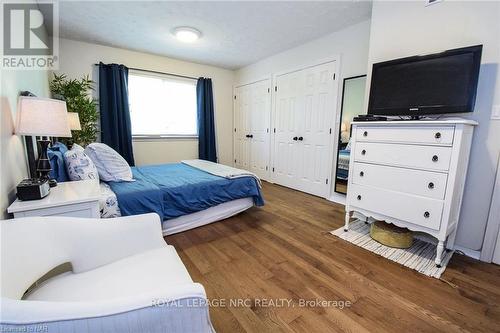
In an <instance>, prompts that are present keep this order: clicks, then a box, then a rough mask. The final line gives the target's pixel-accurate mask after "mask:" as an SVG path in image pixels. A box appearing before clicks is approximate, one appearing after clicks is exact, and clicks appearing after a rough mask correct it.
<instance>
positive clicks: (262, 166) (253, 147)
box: [248, 80, 271, 179]
mask: <svg viewBox="0 0 500 333" xmlns="http://www.w3.org/2000/svg"><path fill="white" fill-rule="evenodd" d="M248 88H249V89H250V96H251V97H250V99H251V100H250V133H249V134H250V171H252V172H253V173H255V174H256V175H257V176H259V177H260V178H263V179H267V175H268V173H269V172H268V169H269V155H270V149H271V147H270V130H269V127H270V122H271V93H270V80H264V81H260V82H257V83H254V84H251V85H249V87H248Z"/></svg>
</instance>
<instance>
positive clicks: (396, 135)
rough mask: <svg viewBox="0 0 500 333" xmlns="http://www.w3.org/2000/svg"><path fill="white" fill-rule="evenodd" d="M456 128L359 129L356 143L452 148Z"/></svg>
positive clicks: (369, 127) (367, 127)
mask: <svg viewBox="0 0 500 333" xmlns="http://www.w3.org/2000/svg"><path fill="white" fill-rule="evenodd" d="M454 133H455V127H454V126H442V127H406V126H400V127H392V126H390V127H389V126H387V127H371V126H366V127H357V128H356V141H360V142H361V141H370V142H392V143H410V144H411V143H416V144H435V145H444V146H451V145H452V144H453V136H454Z"/></svg>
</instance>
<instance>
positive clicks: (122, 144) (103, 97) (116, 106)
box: [99, 62, 135, 166]
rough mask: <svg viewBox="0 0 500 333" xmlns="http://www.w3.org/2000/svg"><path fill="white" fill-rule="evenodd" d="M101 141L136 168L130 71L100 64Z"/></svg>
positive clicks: (115, 65) (121, 67)
mask: <svg viewBox="0 0 500 333" xmlns="http://www.w3.org/2000/svg"><path fill="white" fill-rule="evenodd" d="M99 107H100V114H101V141H102V142H103V143H105V144H107V145H108V146H110V147H111V148H113V149H114V150H116V151H117V152H118V153H119V154H120V155H122V156H123V158H124V159H125V160H126V161H127V162H128V164H130V165H131V166H133V165H134V164H135V163H134V153H133V151H132V126H131V122H130V111H129V107H128V68H127V67H125V66H123V65H118V64H110V65H106V64H103V63H102V62H101V63H99Z"/></svg>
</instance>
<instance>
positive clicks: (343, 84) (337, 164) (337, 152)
mask: <svg viewBox="0 0 500 333" xmlns="http://www.w3.org/2000/svg"><path fill="white" fill-rule="evenodd" d="M361 77H366V74H363V75H356V76H350V77H346V78H344V81H343V82H342V101H341V105H340V116H339V120H340V121H339V128H338V140H337V147H336V151H335V153H336V154H337V155H336V158H335V175H334V183H333V191H334V192H336V193H339V194H343V195H347V192H346V193H344V192H339V191H337V172H338V171H339V147H340V142H341V139H342V137H341V136H342V133H341V129H342V114H343V113H344V97H345V83H346V81H347V80H353V79H359V78H361ZM365 88H366V87H365ZM365 97H366V96H365ZM351 134H352V133H351Z"/></svg>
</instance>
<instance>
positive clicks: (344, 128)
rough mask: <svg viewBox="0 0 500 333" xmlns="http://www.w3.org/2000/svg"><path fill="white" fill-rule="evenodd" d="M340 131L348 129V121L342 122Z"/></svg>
mask: <svg viewBox="0 0 500 333" xmlns="http://www.w3.org/2000/svg"><path fill="white" fill-rule="evenodd" d="M340 131H341V132H345V131H347V124H346V122H342V124H341V125H340Z"/></svg>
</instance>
